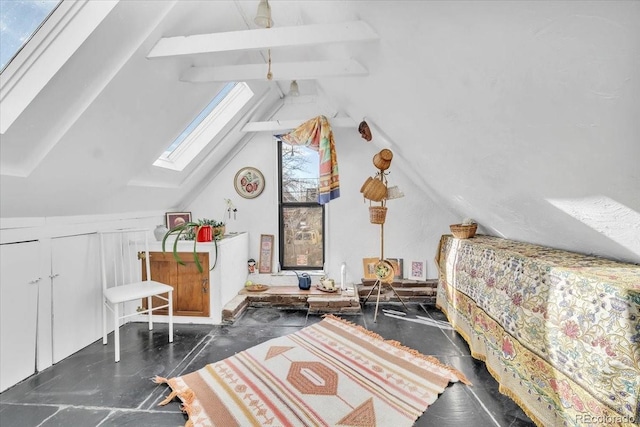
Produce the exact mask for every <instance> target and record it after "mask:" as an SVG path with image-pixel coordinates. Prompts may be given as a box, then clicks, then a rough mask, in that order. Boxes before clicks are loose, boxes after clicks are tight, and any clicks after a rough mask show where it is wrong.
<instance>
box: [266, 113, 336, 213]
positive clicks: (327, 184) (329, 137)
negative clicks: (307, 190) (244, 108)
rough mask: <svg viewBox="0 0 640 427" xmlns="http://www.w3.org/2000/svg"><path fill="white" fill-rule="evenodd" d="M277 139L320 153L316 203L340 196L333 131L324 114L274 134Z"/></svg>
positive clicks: (322, 203) (323, 202)
mask: <svg viewBox="0 0 640 427" xmlns="http://www.w3.org/2000/svg"><path fill="white" fill-rule="evenodd" d="M275 137H276V138H278V139H279V140H281V141H283V142H286V143H287V144H290V145H304V146H306V147H309V148H311V149H313V150H315V151H317V152H318V153H319V155H320V174H319V175H320V194H319V195H318V203H320V204H321V205H324V204H325V203H329V201H331V200H333V199H337V198H338V197H340V180H339V176H338V157H337V155H336V146H335V142H334V140H333V131H332V130H331V125H329V120H327V118H326V117H325V116H318V117H315V118H313V119H311V120H308V121H306V122H304V123H303V124H301V125H300V126H298V127H297V128H296V129H294V130H292V131H291V132H289V133H287V134H283V135H275Z"/></svg>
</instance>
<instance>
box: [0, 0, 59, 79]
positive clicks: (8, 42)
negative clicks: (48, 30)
mask: <svg viewBox="0 0 640 427" xmlns="http://www.w3.org/2000/svg"><path fill="white" fill-rule="evenodd" d="M60 3H61V0H37V1H34V0H12V1H4V0H2V7H0V72H1V71H4V69H5V68H6V66H7V64H9V63H10V62H11V61H12V60H13V58H15V57H16V55H18V53H19V52H20V50H22V48H23V47H24V45H26V44H27V43H28V42H29V40H30V39H31V37H33V35H34V34H35V33H36V31H38V29H39V28H40V27H41V26H42V24H43V23H44V22H45V21H46V20H47V18H49V16H51V14H52V13H53V11H54V10H55V8H56V7H57V6H58V5H59V4H60Z"/></svg>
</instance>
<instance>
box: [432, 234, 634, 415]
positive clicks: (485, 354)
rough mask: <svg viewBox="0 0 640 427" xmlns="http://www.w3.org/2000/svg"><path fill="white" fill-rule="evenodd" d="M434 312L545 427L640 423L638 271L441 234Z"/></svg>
mask: <svg viewBox="0 0 640 427" xmlns="http://www.w3.org/2000/svg"><path fill="white" fill-rule="evenodd" d="M436 263H437V265H438V269H439V283H438V292H437V297H436V306H437V307H438V308H440V309H441V310H442V311H443V312H444V313H445V314H446V316H447V317H448V319H449V321H450V322H451V323H452V325H453V326H454V327H455V328H456V330H457V331H458V332H459V333H460V334H461V335H462V336H463V337H464V339H465V340H466V341H467V343H468V344H469V347H470V349H471V354H472V355H473V357H475V358H477V359H481V360H483V361H485V363H486V366H487V368H488V370H489V372H491V374H492V375H493V376H494V377H495V379H496V380H497V381H498V383H499V384H500V391H501V392H502V393H504V394H506V395H508V396H509V397H511V398H512V399H513V400H514V401H515V402H516V403H518V405H520V406H521V407H522V408H523V410H524V411H525V412H526V413H527V415H528V416H529V417H530V418H531V419H532V420H533V421H534V422H535V423H536V424H537V425H539V426H544V427H549V426H591V425H605V424H606V425H620V426H632V425H638V423H640V418H639V417H640V408H639V390H640V368H639V364H640V308H639V307H640V266H638V265H635V264H627V263H621V262H615V261H611V260H607V259H604V258H598V257H593V256H587V255H581V254H578V253H573V252H567V251H563V250H558V249H553V248H548V247H543V246H538V245H533V244H529V243H523V242H517V241H513V240H507V239H502V238H498V237H493V236H484V235H477V236H475V237H473V238H471V239H457V238H454V237H453V236H450V235H444V236H442V238H441V240H440V246H439V249H438V252H437V256H436Z"/></svg>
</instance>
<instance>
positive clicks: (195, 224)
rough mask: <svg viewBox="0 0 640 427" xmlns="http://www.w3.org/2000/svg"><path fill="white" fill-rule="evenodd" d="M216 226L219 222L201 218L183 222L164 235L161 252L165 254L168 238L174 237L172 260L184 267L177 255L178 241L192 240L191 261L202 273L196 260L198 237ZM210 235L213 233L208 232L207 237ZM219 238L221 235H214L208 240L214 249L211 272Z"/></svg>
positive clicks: (215, 260) (214, 263) (215, 261)
mask: <svg viewBox="0 0 640 427" xmlns="http://www.w3.org/2000/svg"><path fill="white" fill-rule="evenodd" d="M218 224H220V221H216V220H211V219H206V218H203V219H199V220H198V221H189V222H185V223H184V224H181V225H178V226H177V227H174V228H172V229H171V230H169V231H167V232H166V233H165V235H164V237H163V238H162V251H163V252H166V243H167V239H168V238H169V236H175V241H174V242H173V258H174V259H175V260H176V262H178V263H180V264H182V265H185V263H184V261H182V259H181V258H180V255H178V241H180V240H193V260H194V262H195V264H196V267H197V269H198V271H199V272H200V273H202V271H203V268H202V264H200V260H199V259H198V241H199V240H198V235H200V234H201V232H202V230H206V229H209V230H211V229H212V227H216V226H219V225H218ZM222 225H223V226H224V223H222ZM212 233H213V232H212V231H210V232H209V235H211V234H212ZM205 234H206V233H205ZM220 238H222V234H214V235H213V238H212V240H209V241H213V247H214V248H215V258H214V260H213V265H212V266H211V268H210V270H213V269H214V268H215V267H216V264H217V262H218V240H220ZM201 241H207V240H201Z"/></svg>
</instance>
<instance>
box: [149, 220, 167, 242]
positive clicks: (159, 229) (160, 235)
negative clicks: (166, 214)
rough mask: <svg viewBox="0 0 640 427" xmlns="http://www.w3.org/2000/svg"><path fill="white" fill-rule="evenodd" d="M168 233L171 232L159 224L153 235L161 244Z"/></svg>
mask: <svg viewBox="0 0 640 427" xmlns="http://www.w3.org/2000/svg"><path fill="white" fill-rule="evenodd" d="M167 231H169V229H168V228H167V227H166V226H165V225H164V224H159V225H158V226H157V227H156V228H155V229H154V230H153V235H154V236H155V238H156V240H157V241H159V242H160V241H162V239H163V238H164V235H165V234H167Z"/></svg>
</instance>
